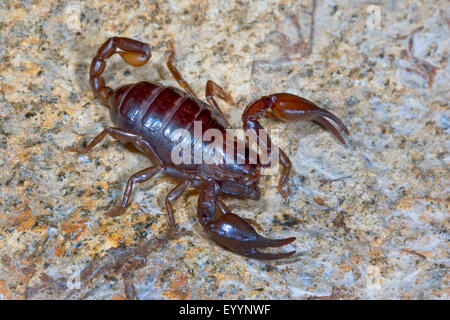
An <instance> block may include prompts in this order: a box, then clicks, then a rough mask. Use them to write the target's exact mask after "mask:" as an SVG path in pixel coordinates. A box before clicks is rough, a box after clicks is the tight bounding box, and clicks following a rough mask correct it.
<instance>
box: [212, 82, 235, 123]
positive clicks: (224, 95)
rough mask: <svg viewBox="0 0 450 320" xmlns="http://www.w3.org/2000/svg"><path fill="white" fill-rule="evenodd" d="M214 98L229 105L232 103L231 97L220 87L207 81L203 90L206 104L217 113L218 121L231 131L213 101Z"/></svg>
mask: <svg viewBox="0 0 450 320" xmlns="http://www.w3.org/2000/svg"><path fill="white" fill-rule="evenodd" d="M214 96H216V97H219V98H221V99H223V100H225V101H226V102H228V103H229V104H232V103H233V99H232V98H231V96H230V95H229V94H228V93H227V92H226V91H225V90H224V89H222V87H221V86H219V85H218V84H217V83H215V82H214V81H212V80H208V81H207V82H206V90H205V98H206V101H208V104H209V105H210V106H211V108H212V109H213V110H214V111H215V112H216V113H217V115H218V117H219V120H220V121H222V125H223V126H224V127H225V128H227V129H231V125H230V123H229V122H228V120H227V119H226V118H225V116H224V115H223V113H222V110H221V109H220V107H219V105H218V104H217V102H216V100H215V99H214Z"/></svg>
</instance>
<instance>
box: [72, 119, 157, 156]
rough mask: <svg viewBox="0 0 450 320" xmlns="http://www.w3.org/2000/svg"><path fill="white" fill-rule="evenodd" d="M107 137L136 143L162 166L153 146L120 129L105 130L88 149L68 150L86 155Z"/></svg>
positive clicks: (141, 138)
mask: <svg viewBox="0 0 450 320" xmlns="http://www.w3.org/2000/svg"><path fill="white" fill-rule="evenodd" d="M106 135H110V136H111V137H113V138H115V139H117V140H119V141H121V142H123V143H127V142H128V143H134V144H135V145H136V146H137V147H138V148H139V149H140V151H142V152H143V153H144V154H145V155H146V156H147V157H148V158H150V159H151V160H152V162H153V163H159V164H162V161H161V160H160V159H159V157H158V155H157V154H156V152H155V151H154V150H153V148H152V146H151V145H150V144H149V143H148V141H147V140H145V139H144V138H143V137H141V136H140V135H137V134H135V133H132V132H129V131H127V130H123V129H120V128H113V127H109V128H106V129H103V131H102V132H100V134H99V135H98V136H96V137H95V138H94V139H93V140H92V141H91V142H89V144H88V145H87V146H86V147H67V148H66V150H67V151H70V152H77V153H82V154H85V153H87V152H89V151H90V150H91V149H92V148H93V147H95V146H96V145H97V144H98V143H99V142H101V141H102V140H103V139H104V138H105V137H106Z"/></svg>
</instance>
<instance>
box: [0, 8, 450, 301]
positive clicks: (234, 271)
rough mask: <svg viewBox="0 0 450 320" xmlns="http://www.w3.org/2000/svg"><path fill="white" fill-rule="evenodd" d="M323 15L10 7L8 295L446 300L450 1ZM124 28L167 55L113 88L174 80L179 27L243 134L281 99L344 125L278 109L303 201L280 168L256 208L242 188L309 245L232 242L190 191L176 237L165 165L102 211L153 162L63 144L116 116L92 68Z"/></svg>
mask: <svg viewBox="0 0 450 320" xmlns="http://www.w3.org/2000/svg"><path fill="white" fill-rule="evenodd" d="M131 3H132V4H131ZM313 7H314V3H313V2H312V1H294V0H278V1H276V0H274V1H250V2H249V1H239V2H237V1H236V2H235V1H206V0H195V1H194V0H183V1H178V0H177V1H175V0H174V1H136V2H134V1H133V2H130V1H104V0H97V1H89V2H87V1H86V2H84V1H41V2H39V1H28V0H25V1H17V0H13V1H9V0H0V117H1V123H0V150H1V157H0V194H1V196H0V298H4V299H37V298H91V299H99V298H101V299H121V298H140V299H185V298H188V299H222V298H227V299H242V298H246V299H307V298H327V297H331V298H335V299H338V298H346V299H366V298H369V299H373V298H388V299H422V298H424V299H448V298H449V287H448V282H449V273H448V266H449V250H448V242H449V214H448V209H449V200H448V197H449V183H448V181H449V169H448V164H449V153H448V148H449V139H448V138H449V127H450V121H449V117H450V112H449V108H448V101H449V89H450V86H449V83H448V75H449V64H448V57H449V24H450V14H449V11H448V8H449V7H448V2H447V1H443V0H442V1H416V0H414V1H413V0H403V1H393V0H392V1H370V2H369V1H356V0H348V1H317V8H316V10H313ZM311 16H313V17H314V27H313V28H312V24H311ZM297 22H298V23H297ZM422 27H423V28H422ZM312 29H313V32H312V33H311V30H312ZM414 31H415V32H414ZM311 34H312V35H313V37H311ZM113 35H121V36H128V37H132V38H136V39H139V40H142V41H146V42H149V43H150V45H151V47H152V52H153V58H152V60H151V63H149V64H148V65H146V66H144V67H142V68H132V67H130V66H127V65H125V64H124V63H123V62H122V61H120V59H119V58H117V57H113V58H112V59H111V61H110V63H109V64H108V68H107V71H106V73H105V75H106V78H107V79H108V83H109V84H112V85H113V86H115V85H119V84H124V83H126V82H128V81H129V82H131V81H133V82H135V81H139V80H143V79H147V80H154V81H160V82H162V83H165V84H171V85H176V83H175V81H174V80H173V79H172V78H171V76H170V74H169V72H168V71H167V69H166V67H165V61H166V59H167V57H168V40H169V39H173V40H174V42H175V48H176V50H177V55H176V65H177V66H178V68H179V70H180V71H181V72H182V74H183V75H184V77H185V78H186V80H188V81H189V82H190V83H191V84H192V86H193V88H194V89H195V91H196V92H197V93H198V94H199V95H200V94H201V96H203V93H204V86H205V83H206V81H207V80H208V79H212V80H214V81H216V82H217V83H219V84H221V85H222V86H223V87H224V88H226V89H227V90H228V91H229V92H230V93H231V95H232V96H233V98H234V100H235V106H231V105H227V104H226V103H225V102H223V101H220V104H221V105H222V106H223V110H224V112H225V113H226V115H227V116H228V117H229V119H230V121H231V123H232V124H233V125H235V126H236V127H239V126H240V116H241V113H242V111H243V109H244V108H245V106H246V105H247V104H248V103H249V102H251V101H252V100H253V99H256V98H257V97H260V96H262V95H265V94H270V93H274V92H291V93H295V94H298V95H301V96H303V97H305V98H308V99H310V100H313V101H316V102H317V103H318V104H319V105H320V106H322V107H324V108H326V109H328V110H330V111H332V112H333V113H335V114H336V115H337V116H339V117H340V118H341V119H342V120H343V121H344V122H345V123H346V124H347V125H348V127H349V129H350V131H351V136H350V137H348V139H347V144H346V145H341V144H339V143H338V142H337V140H336V139H335V138H334V137H333V136H332V135H331V134H330V133H329V132H326V131H325V130H323V129H322V128H321V127H319V126H317V125H315V124H312V123H289V124H284V123H280V122H277V121H274V120H271V119H267V120H264V121H263V124H264V125H265V126H266V128H268V129H274V128H278V129H280V130H281V131H280V132H281V133H280V137H281V142H280V146H281V147H282V148H283V149H284V150H285V151H286V153H287V154H288V155H290V158H291V160H292V163H293V172H292V176H291V179H290V184H291V186H292V190H293V193H292V195H291V196H290V197H289V199H288V201H287V202H285V201H283V199H282V198H281V197H280V195H279V194H278V192H277V190H276V188H275V185H276V183H277V180H278V175H275V176H267V177H265V178H263V179H262V180H261V183H260V185H261V188H262V194H263V196H262V199H261V200H260V201H258V202H255V201H250V200H249V201H238V200H233V199H229V200H227V203H228V204H229V205H230V206H231V207H232V208H233V210H234V212H236V213H238V214H239V215H241V216H243V217H246V218H251V219H255V220H256V221H257V222H258V223H259V224H260V225H261V227H262V229H263V231H262V233H263V234H265V235H267V236H269V237H274V238H276V237H287V236H295V237H297V240H296V241H295V242H294V243H292V244H291V245H289V246H287V247H286V248H285V249H286V250H292V249H295V250H297V252H298V254H297V255H296V256H295V257H293V258H290V259H287V260H284V261H277V262H264V261H257V260H252V259H248V258H245V257H242V256H239V255H237V254H234V253H232V252H230V251H227V250H225V249H224V248H222V247H220V246H218V245H217V244H216V243H214V242H213V241H212V240H210V239H209V238H208V236H207V235H206V233H205V232H204V230H203V229H202V227H201V225H200V224H199V223H198V220H197V217H196V203H197V193H196V192H194V191H192V192H189V193H188V194H187V195H185V196H183V197H182V198H181V199H180V200H179V201H178V202H177V204H176V205H175V209H176V212H177V213H176V219H177V223H178V226H179V227H180V228H185V229H186V230H188V231H190V232H186V233H184V234H181V235H180V236H179V237H178V238H177V239H176V240H170V241H168V242H162V243H160V242H159V241H158V239H160V238H161V237H163V236H164V233H165V230H166V228H167V220H166V216H165V210H164V209H163V208H164V197H165V194H167V192H168V191H169V190H170V189H171V188H172V186H173V185H174V181H172V180H170V179H168V178H166V177H161V176H158V177H157V178H155V179H154V180H152V181H149V182H147V183H145V184H143V185H141V186H138V187H137V188H136V189H135V192H134V194H133V204H132V205H131V206H130V208H129V209H128V211H127V213H126V214H125V215H123V216H121V217H117V218H106V217H104V216H103V213H104V212H106V211H107V210H108V209H110V208H111V207H112V206H113V205H114V204H116V203H117V202H118V201H119V198H120V197H121V195H122V192H123V189H124V187H125V183H126V180H127V179H128V177H129V176H130V175H131V174H133V173H134V172H136V171H138V170H140V169H142V168H144V167H146V166H148V165H149V162H148V160H147V159H146V158H144V157H143V156H142V155H141V154H139V153H136V152H133V151H132V150H130V149H129V148H126V147H125V146H123V145H122V144H120V143H118V142H116V141H112V139H107V140H106V141H105V142H104V143H103V144H102V145H101V146H98V147H97V148H95V150H93V152H91V153H90V154H89V155H87V156H78V155H75V154H72V153H67V152H65V151H64V149H65V148H66V147H67V146H72V145H74V144H76V143H78V142H79V141H80V140H81V139H82V138H83V137H86V138H92V137H94V136H95V135H96V134H97V133H99V132H100V131H101V130H102V128H104V127H107V126H109V125H110V123H111V122H110V120H109V115H108V110H107V108H105V107H103V106H101V105H100V103H99V102H98V101H97V100H96V99H95V98H94V96H93V94H92V92H91V90H90V88H89V84H88V68H89V63H90V60H91V59H92V57H93V55H94V54H95V52H96V50H97V48H98V47H99V46H100V45H101V44H102V43H103V42H104V41H105V40H106V39H107V38H108V37H110V36H113ZM408 35H409V36H408ZM311 39H312V42H311ZM411 39H413V40H411ZM80 273H81V274H80ZM77 284H81V287H80V289H77Z"/></svg>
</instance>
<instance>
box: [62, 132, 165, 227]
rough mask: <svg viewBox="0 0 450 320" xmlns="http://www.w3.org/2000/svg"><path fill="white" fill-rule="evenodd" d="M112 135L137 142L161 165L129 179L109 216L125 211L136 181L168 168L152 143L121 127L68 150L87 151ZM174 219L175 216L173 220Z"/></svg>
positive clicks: (126, 140) (149, 177)
mask: <svg viewBox="0 0 450 320" xmlns="http://www.w3.org/2000/svg"><path fill="white" fill-rule="evenodd" d="M108 134H109V135H110V136H112V137H113V138H116V139H118V140H120V141H122V142H125V143H126V142H131V143H135V144H136V146H137V147H138V148H139V149H140V150H141V151H142V152H143V153H144V154H145V155H147V157H149V158H150V159H151V160H152V161H153V162H154V163H158V164H159V165H156V166H152V167H149V168H147V169H144V170H142V171H139V172H137V173H136V174H134V175H133V176H131V178H130V179H129V180H128V183H127V187H126V188H125V192H124V194H123V200H122V205H121V206H119V207H116V208H114V209H113V210H111V211H109V212H107V213H106V214H107V215H108V216H117V215H120V214H122V213H123V212H124V211H125V208H126V206H127V205H128V202H129V198H130V195H131V192H132V190H133V185H134V184H135V183H140V182H144V181H147V180H149V179H151V178H152V177H153V176H154V175H155V174H157V173H158V172H161V171H163V170H165V169H166V168H165V167H164V166H163V165H162V161H161V160H160V159H159V158H158V156H157V154H156V153H155V152H154V150H153V148H152V147H151V145H150V144H149V143H148V142H147V141H146V140H145V139H144V138H142V137H141V136H139V135H137V134H134V133H131V132H129V131H126V130H123V129H119V128H106V129H104V130H103V131H102V132H101V133H100V134H99V135H98V136H96V137H95V138H94V139H93V140H92V141H91V142H90V143H89V144H88V145H87V146H86V147H68V148H67V149H66V150H67V151H71V152H78V153H83V154H84V153H87V152H89V151H90V150H91V149H92V148H93V147H94V146H96V145H97V144H98V143H99V142H101V141H102V140H103V139H104V138H105V137H106V135H108ZM172 221H173V217H172V219H171V222H172Z"/></svg>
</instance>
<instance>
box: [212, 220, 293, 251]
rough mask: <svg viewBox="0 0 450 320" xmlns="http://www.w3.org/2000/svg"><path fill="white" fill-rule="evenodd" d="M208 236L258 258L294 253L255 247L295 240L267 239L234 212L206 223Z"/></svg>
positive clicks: (291, 238) (271, 245)
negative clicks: (275, 251)
mask: <svg viewBox="0 0 450 320" xmlns="http://www.w3.org/2000/svg"><path fill="white" fill-rule="evenodd" d="M207 230H208V232H209V234H210V236H211V237H212V238H213V239H214V240H216V241H217V242H219V243H220V244H222V245H224V246H225V247H227V248H229V249H231V250H233V251H236V252H239V253H240V254H242V255H244V256H247V257H251V258H258V259H282V258H286V257H289V256H291V255H293V254H294V253H295V251H290V252H287V253H266V252H261V251H258V250H256V248H269V247H281V246H284V245H286V244H288V243H291V242H292V241H294V240H295V237H290V238H285V239H268V238H265V237H263V236H261V235H259V234H258V233H257V232H256V231H255V229H254V228H253V227H252V226H250V225H249V224H248V223H247V222H246V221H245V220H244V219H242V218H240V217H239V216H237V215H235V214H234V213H226V214H224V215H222V216H220V217H219V218H218V219H216V220H215V221H214V222H211V223H210V224H209V225H207Z"/></svg>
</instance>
